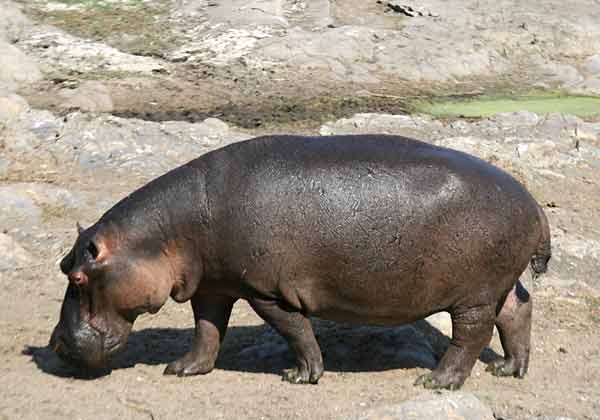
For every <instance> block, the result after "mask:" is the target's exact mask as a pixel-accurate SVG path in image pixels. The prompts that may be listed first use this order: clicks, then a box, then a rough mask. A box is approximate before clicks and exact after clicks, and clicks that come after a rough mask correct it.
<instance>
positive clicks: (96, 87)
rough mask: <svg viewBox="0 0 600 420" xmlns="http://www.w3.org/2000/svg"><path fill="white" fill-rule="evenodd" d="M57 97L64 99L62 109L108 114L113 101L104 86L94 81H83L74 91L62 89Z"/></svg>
mask: <svg viewBox="0 0 600 420" xmlns="http://www.w3.org/2000/svg"><path fill="white" fill-rule="evenodd" d="M59 95H60V96H61V97H63V98H64V99H65V101H64V102H63V103H62V104H60V107H61V108H63V109H79V110H82V111H89V112H110V111H112V109H113V101H112V99H111V97H110V92H109V91H108V88H107V87H106V85H104V84H103V83H100V82H96V81H85V82H83V83H81V84H80V85H79V86H78V87H76V88H75V89H62V90H61V91H60V92H59Z"/></svg>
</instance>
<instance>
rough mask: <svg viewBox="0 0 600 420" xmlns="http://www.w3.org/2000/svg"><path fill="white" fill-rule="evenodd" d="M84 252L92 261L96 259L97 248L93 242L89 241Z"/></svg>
mask: <svg viewBox="0 0 600 420" xmlns="http://www.w3.org/2000/svg"><path fill="white" fill-rule="evenodd" d="M86 251H87V253H88V254H89V256H90V257H92V259H93V260H95V259H96V258H98V247H97V246H96V244H95V243H94V242H92V241H90V243H89V245H88V247H87V249H86Z"/></svg>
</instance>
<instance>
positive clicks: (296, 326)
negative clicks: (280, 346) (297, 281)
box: [249, 299, 323, 384]
mask: <svg viewBox="0 0 600 420" xmlns="http://www.w3.org/2000/svg"><path fill="white" fill-rule="evenodd" d="M249 303H250V305H251V306H252V308H253V309H254V310H255V311H256V313H257V314H258V315H259V316H260V317H261V318H262V319H264V320H265V321H266V322H267V323H269V324H270V325H271V326H272V327H273V328H275V329H276V330H277V332H278V333H279V334H281V335H282V336H283V338H285V339H286V341H287V342H288V345H289V346H290V347H291V349H292V351H293V352H294V354H295V356H296V367H295V368H293V369H289V370H287V371H285V372H284V374H283V380H284V381H288V382H291V383H293V384H307V383H311V384H316V383H317V382H318V381H319V378H320V377H321V376H322V375H323V358H322V356H321V349H320V348H319V344H318V343H317V339H316V338H315V334H314V332H313V330H312V326H311V324H310V320H309V319H308V318H307V317H306V316H305V315H304V314H302V313H300V312H299V311H297V310H296V309H294V308H291V307H289V306H288V305H286V304H285V303H284V302H279V301H276V300H263V299H252V300H250V301H249Z"/></svg>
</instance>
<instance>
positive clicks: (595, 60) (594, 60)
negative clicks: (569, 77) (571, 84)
mask: <svg viewBox="0 0 600 420" xmlns="http://www.w3.org/2000/svg"><path fill="white" fill-rule="evenodd" d="M582 67H583V69H584V70H585V71H586V72H588V73H589V74H593V75H596V74H600V54H596V55H592V56H590V57H588V58H586V59H585V61H584V62H583V66H582Z"/></svg>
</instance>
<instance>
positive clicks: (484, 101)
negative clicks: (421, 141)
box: [415, 93, 600, 118]
mask: <svg viewBox="0 0 600 420" xmlns="http://www.w3.org/2000/svg"><path fill="white" fill-rule="evenodd" d="M415 110H416V111H417V112H422V113H426V114H431V115H434V116H437V117H466V118H486V117H490V116H492V115H495V114H499V113H502V112H516V111H530V112H534V113H536V114H540V115H544V114H549V113H552V112H560V113H563V114H570V115H576V116H578V117H582V118H597V117H600V97H593V96H574V95H564V94H556V93H542V94H539V93H538V94H534V95H516V96H495V97H494V96H481V97H479V98H474V99H467V100H460V99H459V100H456V99H451V100H441V101H422V102H419V103H417V104H415Z"/></svg>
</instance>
